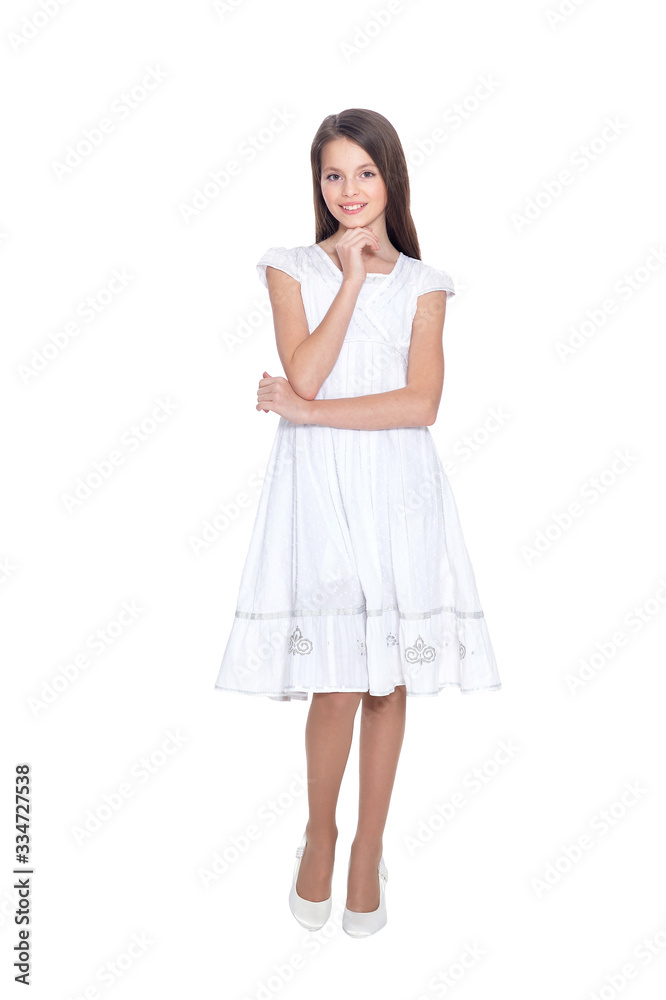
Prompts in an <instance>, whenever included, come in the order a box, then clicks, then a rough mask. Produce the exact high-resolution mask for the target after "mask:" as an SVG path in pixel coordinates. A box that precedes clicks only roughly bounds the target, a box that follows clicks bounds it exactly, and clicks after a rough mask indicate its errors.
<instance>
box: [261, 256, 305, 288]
mask: <svg viewBox="0 0 666 1000" xmlns="http://www.w3.org/2000/svg"><path fill="white" fill-rule="evenodd" d="M306 251H307V247H269V248H268V249H267V250H265V251H264V253H263V254H262V255H261V257H260V258H259V260H258V261H257V263H256V265H255V266H256V268H257V273H258V275H259V278H260V279H261V282H262V284H263V285H265V286H266V287H268V282H267V281H266V268H267V267H268V266H270V267H276V268H277V269H278V270H279V271H284V272H285V273H286V274H289V275H291V277H292V278H295V279H296V281H298V282H300V281H301V279H302V277H303V273H304V270H305V265H306V256H305V253H306Z"/></svg>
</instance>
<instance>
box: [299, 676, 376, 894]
mask: <svg viewBox="0 0 666 1000" xmlns="http://www.w3.org/2000/svg"><path fill="white" fill-rule="evenodd" d="M362 697H365V696H364V694H363V693H362V692H361V691H349V692H347V691H330V692H315V693H313V695H312V703H311V705H310V711H309V712H308V718H307V722H306V725H305V752H306V757H307V768H308V806H309V810H310V815H309V818H308V823H307V826H306V828H305V833H306V836H307V844H306V846H305V852H304V854H303V858H302V860H301V867H300V868H299V871H298V880H297V883H296V892H297V893H298V895H299V896H302V897H303V899H311V900H313V902H318V901H321V900H322V899H328V897H329V896H330V895H331V880H332V877H333V861H334V858H335V844H336V841H337V837H338V828H337V826H336V823H335V809H336V806H337V802H338V795H339V792H340V784H341V783H342V776H343V774H344V771H345V767H346V766H347V759H348V757H349V750H350V748H351V741H352V736H353V735H354V718H355V716H356V711H357V709H358V706H359V702H360V700H361V698H362Z"/></svg>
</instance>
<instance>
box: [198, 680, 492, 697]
mask: <svg viewBox="0 0 666 1000" xmlns="http://www.w3.org/2000/svg"><path fill="white" fill-rule="evenodd" d="M396 687H403V685H402V684H396V685H394V687H392V688H391V690H390V691H382V692H381V693H379V694H374V693H372V692H369V689H368V688H344V689H341V688H291V689H290V690H288V691H248V690H247V688H230V687H223V686H222V685H221V684H216V685H215V690H216V691H230V692H231V693H233V694H253V695H259V696H263V697H267V698H276V699H277V698H283V699H285V700H286V699H287V697H288V696H291V697H293V696H294V695H306V696H307V695H308V694H331V693H338V694H352V693H358V694H368V693H372V694H373V697H374V698H383V697H385V696H386V695H388V694H393V692H394V691H395V689H396ZM446 687H457V688H458V690H459V692H460V694H476V693H478V692H480V691H499V690H500V689H501V687H502V685H501V683H500V684H490V685H488V686H487V687H475V688H464V687H462V685H461V684H458V683H456V681H447V682H446V683H445V684H442V685H441V686H440V687H439V688H438V689H437V690H436V691H407V697H408V698H433V697H435V696H436V695H438V694H439V693H440V691H443V690H444V688H446ZM301 700H303V699H301Z"/></svg>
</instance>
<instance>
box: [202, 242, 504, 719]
mask: <svg viewBox="0 0 666 1000" xmlns="http://www.w3.org/2000/svg"><path fill="white" fill-rule="evenodd" d="M268 264H270V265H271V266H272V267H276V268H279V269H280V270H282V271H286V272H287V274H290V275H291V276H292V277H294V278H295V279H296V280H297V281H299V282H300V286H301V295H302V298H303V305H304V308H305V314H306V317H307V321H308V326H309V329H310V331H312V330H314V329H315V328H316V327H317V326H318V325H319V323H321V321H322V320H323V318H324V316H325V315H326V312H327V310H328V309H329V307H330V305H331V302H332V301H333V298H334V297H335V295H336V293H337V291H338V289H339V287H340V284H341V282H342V271H341V270H340V269H339V268H338V267H337V266H336V265H335V264H334V263H333V261H332V260H331V258H330V257H329V256H328V254H327V253H326V252H325V251H324V250H322V248H321V247H320V246H318V245H317V244H312V245H311V246H299V247H293V248H290V249H288V248H285V247H271V248H270V249H269V250H267V251H266V253H265V254H264V255H263V256H262V257H261V258H260V260H259V261H258V263H257V265H256V267H257V270H258V272H259V276H260V278H261V280H262V282H263V283H264V285H266V287H267V282H266V265H268ZM436 288H441V289H445V290H446V292H447V301H448V299H450V297H451V296H452V295H454V294H455V292H454V288H453V282H452V281H451V278H450V277H449V275H448V274H446V272H445V271H440V270H437V269H436V268H434V267H431V266H429V265H427V264H424V263H423V262H422V261H420V260H417V259H416V258H414V257H408V256H406V255H405V254H402V253H401V254H400V257H399V258H398V260H397V262H396V264H395V265H394V267H393V270H392V271H391V272H390V273H389V274H381V275H380V274H369V275H368V276H367V278H366V280H365V282H364V284H363V286H362V288H361V290H360V292H359V296H358V299H357V301H356V305H355V308H354V313H353V316H352V319H351V322H350V324H349V327H348V330H347V334H346V336H345V339H344V342H343V345H342V348H341V350H340V354H339V356H338V359H337V361H336V363H335V365H334V367H333V369H332V371H331V372H330V374H329V376H328V378H327V379H326V380H325V382H324V383H323V384H322V386H321V388H320V390H319V392H318V393H317V396H316V398H317V399H332V398H338V397H341V396H363V395H367V394H369V393H376V392H386V391H388V390H391V389H398V388H400V387H402V386H404V385H406V381H407V359H408V352H409V343H410V337H411V329H412V320H413V317H414V314H415V312H416V306H417V298H418V296H419V295H422V294H423V293H424V292H427V291H431V290H433V289H436ZM400 684H404V685H405V686H406V691H407V695H436V694H438V693H439V691H441V690H442V688H444V687H447V686H454V687H457V688H458V689H459V690H460V691H461V692H464V693H467V692H471V691H483V690H486V691H489V690H497V689H499V688H500V687H501V683H500V678H499V675H498V671H497V665H496V662H495V656H494V654H493V649H492V646H491V642H490V637H489V634H488V630H487V626H486V619H485V617H484V613H483V610H482V608H481V604H480V602H479V596H478V593H477V588H476V582H475V578H474V573H473V570H472V566H471V563H470V559H469V556H468V553H467V549H466V547H465V542H464V539H463V534H462V530H461V525H460V521H459V518H458V511H457V508H456V504H455V500H454V498H453V494H452V492H451V487H450V485H449V482H448V479H447V477H446V474H445V472H444V468H443V466H442V463H441V461H440V458H439V455H438V453H437V451H436V448H435V443H434V441H433V438H432V435H431V433H430V428H429V427H428V426H423V427H397V428H391V429H388V430H351V429H343V428H337V427H322V426H318V425H315V424H293V423H291V422H290V421H289V420H285V418H284V417H279V418H278V425H277V430H276V434H275V440H274V442H273V446H272V449H271V452H270V456H269V459H268V466H267V472H266V478H265V480H264V482H263V485H262V490H261V494H260V497H259V504H258V509H257V513H256V516H255V521H254V527H253V530H252V536H251V539H250V545H249V551H248V553H247V557H246V561H245V566H244V569H243V572H242V576H241V581H240V588H239V592H238V600H237V605H236V613H235V618H234V621H233V624H232V627H231V633H230V635H229V638H228V641H227V645H226V649H225V652H224V656H223V659H222V665H221V667H220V669H219V674H218V677H217V680H216V683H215V687H216V688H217V689H219V690H222V691H234V692H242V693H246V694H255V695H265V696H267V697H269V698H272V699H274V700H277V701H290V700H291V699H299V700H304V701H305V700H307V698H308V693H309V692H314V691H369V692H370V694H372V695H386V694H389V693H390V692H391V691H393V689H394V688H395V687H396V685H400Z"/></svg>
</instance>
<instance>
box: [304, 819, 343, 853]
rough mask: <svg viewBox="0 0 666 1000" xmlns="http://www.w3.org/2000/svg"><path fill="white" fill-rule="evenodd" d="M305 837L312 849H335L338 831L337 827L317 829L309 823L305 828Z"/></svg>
mask: <svg viewBox="0 0 666 1000" xmlns="http://www.w3.org/2000/svg"><path fill="white" fill-rule="evenodd" d="M305 836H306V839H307V842H308V844H310V845H311V846H312V847H314V848H322V849H324V850H326V849H327V848H332V847H335V844H336V841H337V839H338V829H337V827H336V826H333V827H331V826H326V827H316V826H313V825H312V824H311V823H308V824H307V825H306V827H305Z"/></svg>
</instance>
